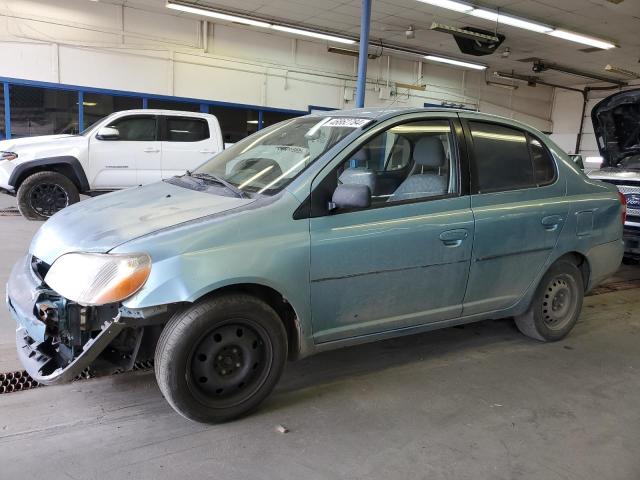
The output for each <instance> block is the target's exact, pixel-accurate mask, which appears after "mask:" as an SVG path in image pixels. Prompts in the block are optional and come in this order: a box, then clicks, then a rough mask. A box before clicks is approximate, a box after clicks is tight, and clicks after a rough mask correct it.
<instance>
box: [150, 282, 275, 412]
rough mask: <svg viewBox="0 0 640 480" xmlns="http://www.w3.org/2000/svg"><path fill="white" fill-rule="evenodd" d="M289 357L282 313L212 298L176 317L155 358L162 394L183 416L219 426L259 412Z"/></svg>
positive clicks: (250, 302) (254, 301)
mask: <svg viewBox="0 0 640 480" xmlns="http://www.w3.org/2000/svg"><path fill="white" fill-rule="evenodd" d="M286 358H287V335H286V331H285V329H284V326H283V324H282V321H281V320H280V318H279V316H278V314H277V313H276V312H275V311H274V310H273V309H272V308H271V307H270V306H269V305H267V304H266V303H264V302H263V301H261V300H260V299H258V298H255V297H253V296H250V295H245V294H232V295H224V296H219V297H214V298H211V299H208V300H205V301H203V302H201V303H198V304H195V305H193V306H191V307H189V308H187V309H186V310H184V311H182V312H179V313H177V314H176V315H174V317H173V318H172V319H171V320H170V321H169V322H168V323H167V325H166V326H165V327H164V330H163V332H162V335H161V336H160V339H159V340H158V344H157V346H156V355H155V373H156V379H157V381H158V386H159V387H160V391H161V392H162V394H163V395H164V397H165V399H166V400H167V401H168V402H169V404H170V405H171V406H172V407H173V408H174V410H176V411H177V412H178V413H179V414H180V415H182V416H183V417H186V418H188V419H190V420H195V421H198V422H205V423H219V422H224V421H227V420H231V419H233V418H236V417H239V416H241V415H245V414H247V413H248V412H250V411H252V410H253V409H255V408H256V407H257V406H258V405H259V404H260V403H261V402H262V401H263V400H264V399H265V398H266V397H267V396H268V395H269V394H270V393H271V391H272V390H273V388H274V387H275V385H276V383H277V382H278V379H279V378H280V375H281V374H282V370H283V369H284V364H285V361H286Z"/></svg>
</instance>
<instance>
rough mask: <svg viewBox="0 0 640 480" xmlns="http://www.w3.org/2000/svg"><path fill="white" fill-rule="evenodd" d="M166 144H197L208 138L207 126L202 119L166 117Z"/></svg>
mask: <svg viewBox="0 0 640 480" xmlns="http://www.w3.org/2000/svg"><path fill="white" fill-rule="evenodd" d="M166 122H167V123H166V130H167V133H166V138H165V141H167V142H199V141H201V140H206V139H207V138H209V124H208V123H207V121H206V120H205V119H203V118H189V117H166Z"/></svg>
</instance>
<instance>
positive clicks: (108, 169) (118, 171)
mask: <svg viewBox="0 0 640 480" xmlns="http://www.w3.org/2000/svg"><path fill="white" fill-rule="evenodd" d="M104 126H105V127H111V128H115V129H117V130H118V133H119V135H118V136H117V137H116V138H108V139H107V138H104V139H103V138H100V136H99V135H97V134H96V135H94V136H92V137H91V140H90V141H89V175H88V176H89V184H90V185H91V189H92V190H96V189H97V190H100V189H106V190H108V189H115V188H124V187H131V186H134V185H140V184H145V183H150V182H154V181H157V180H160V179H161V178H162V177H161V170H160V161H161V152H162V151H161V144H160V141H159V140H158V117H157V116H156V115H146V114H145V115H126V116H123V117H118V118H115V119H114V120H113V121H111V122H110V123H108V124H107V125H104Z"/></svg>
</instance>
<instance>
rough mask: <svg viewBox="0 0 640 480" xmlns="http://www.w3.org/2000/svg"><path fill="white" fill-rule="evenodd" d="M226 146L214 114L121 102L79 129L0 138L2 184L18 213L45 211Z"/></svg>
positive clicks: (181, 168)
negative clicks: (76, 132)
mask: <svg viewBox="0 0 640 480" xmlns="http://www.w3.org/2000/svg"><path fill="white" fill-rule="evenodd" d="M223 148H224V144H223V141H222V134H221V132H220V125H219V124H218V120H217V119H216V117H214V116H213V115H209V114H206V113H193V112H178V111H173V110H126V111H122V112H117V113H114V114H112V115H109V116H108V117H106V118H104V119H102V120H100V121H99V122H97V123H96V124H94V125H92V126H91V127H89V128H88V129H87V130H85V131H84V132H83V133H82V134H80V135H46V136H40V137H29V138H19V139H11V140H4V141H0V190H6V191H7V192H9V193H11V194H13V193H15V194H16V196H17V200H18V208H19V210H20V213H22V215H23V216H25V217H26V218H28V219H32V220H41V219H46V218H48V217H50V216H51V215H53V214H54V213H56V212H57V211H59V210H61V209H63V208H64V207H66V206H68V205H71V204H72V203H75V202H77V201H79V199H80V193H83V194H87V195H96V194H99V193H103V192H107V191H111V190H117V189H121V188H127V187H131V186H135V185H142V184H146V183H151V182H156V181H159V180H162V179H163V178H168V177H172V176H175V175H180V174H182V173H184V172H185V171H186V170H191V169H194V168H196V167H197V166H198V165H200V164H201V163H203V162H205V161H206V160H209V159H210V158H211V157H213V156H214V155H215V154H217V153H218V152H220V151H221V150H222V149H223Z"/></svg>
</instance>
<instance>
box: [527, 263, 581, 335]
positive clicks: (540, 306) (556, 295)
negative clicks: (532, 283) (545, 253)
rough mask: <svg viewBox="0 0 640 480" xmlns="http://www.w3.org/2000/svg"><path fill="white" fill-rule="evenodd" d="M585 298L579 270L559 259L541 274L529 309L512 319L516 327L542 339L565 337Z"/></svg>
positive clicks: (575, 320)
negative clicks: (542, 275)
mask: <svg viewBox="0 0 640 480" xmlns="http://www.w3.org/2000/svg"><path fill="white" fill-rule="evenodd" d="M583 299H584V283H583V280H582V273H581V272H580V270H579V269H578V267H577V266H576V265H575V264H574V263H573V262H571V261H569V260H559V261H558V262H556V263H555V264H553V265H552V266H551V268H550V269H549V270H548V271H547V273H546V274H545V275H544V277H542V280H541V281H540V284H539V285H538V288H537V290H536V293H535V296H534V297H533V301H532V302H531V305H530V306H529V309H528V310H527V311H526V312H525V313H524V314H523V315H520V316H518V317H516V318H515V321H516V325H517V326H518V329H519V330H520V331H521V332H522V333H524V334H525V335H526V336H528V337H531V338H533V339H536V340H540V341H541V342H550V341H551V342H552V341H556V340H561V339H562V338H564V337H565V336H566V335H567V334H568V333H569V332H570V331H571V329H572V328H573V327H574V325H575V324H576V322H577V321H578V316H579V315H580V311H581V310H582V300H583Z"/></svg>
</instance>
